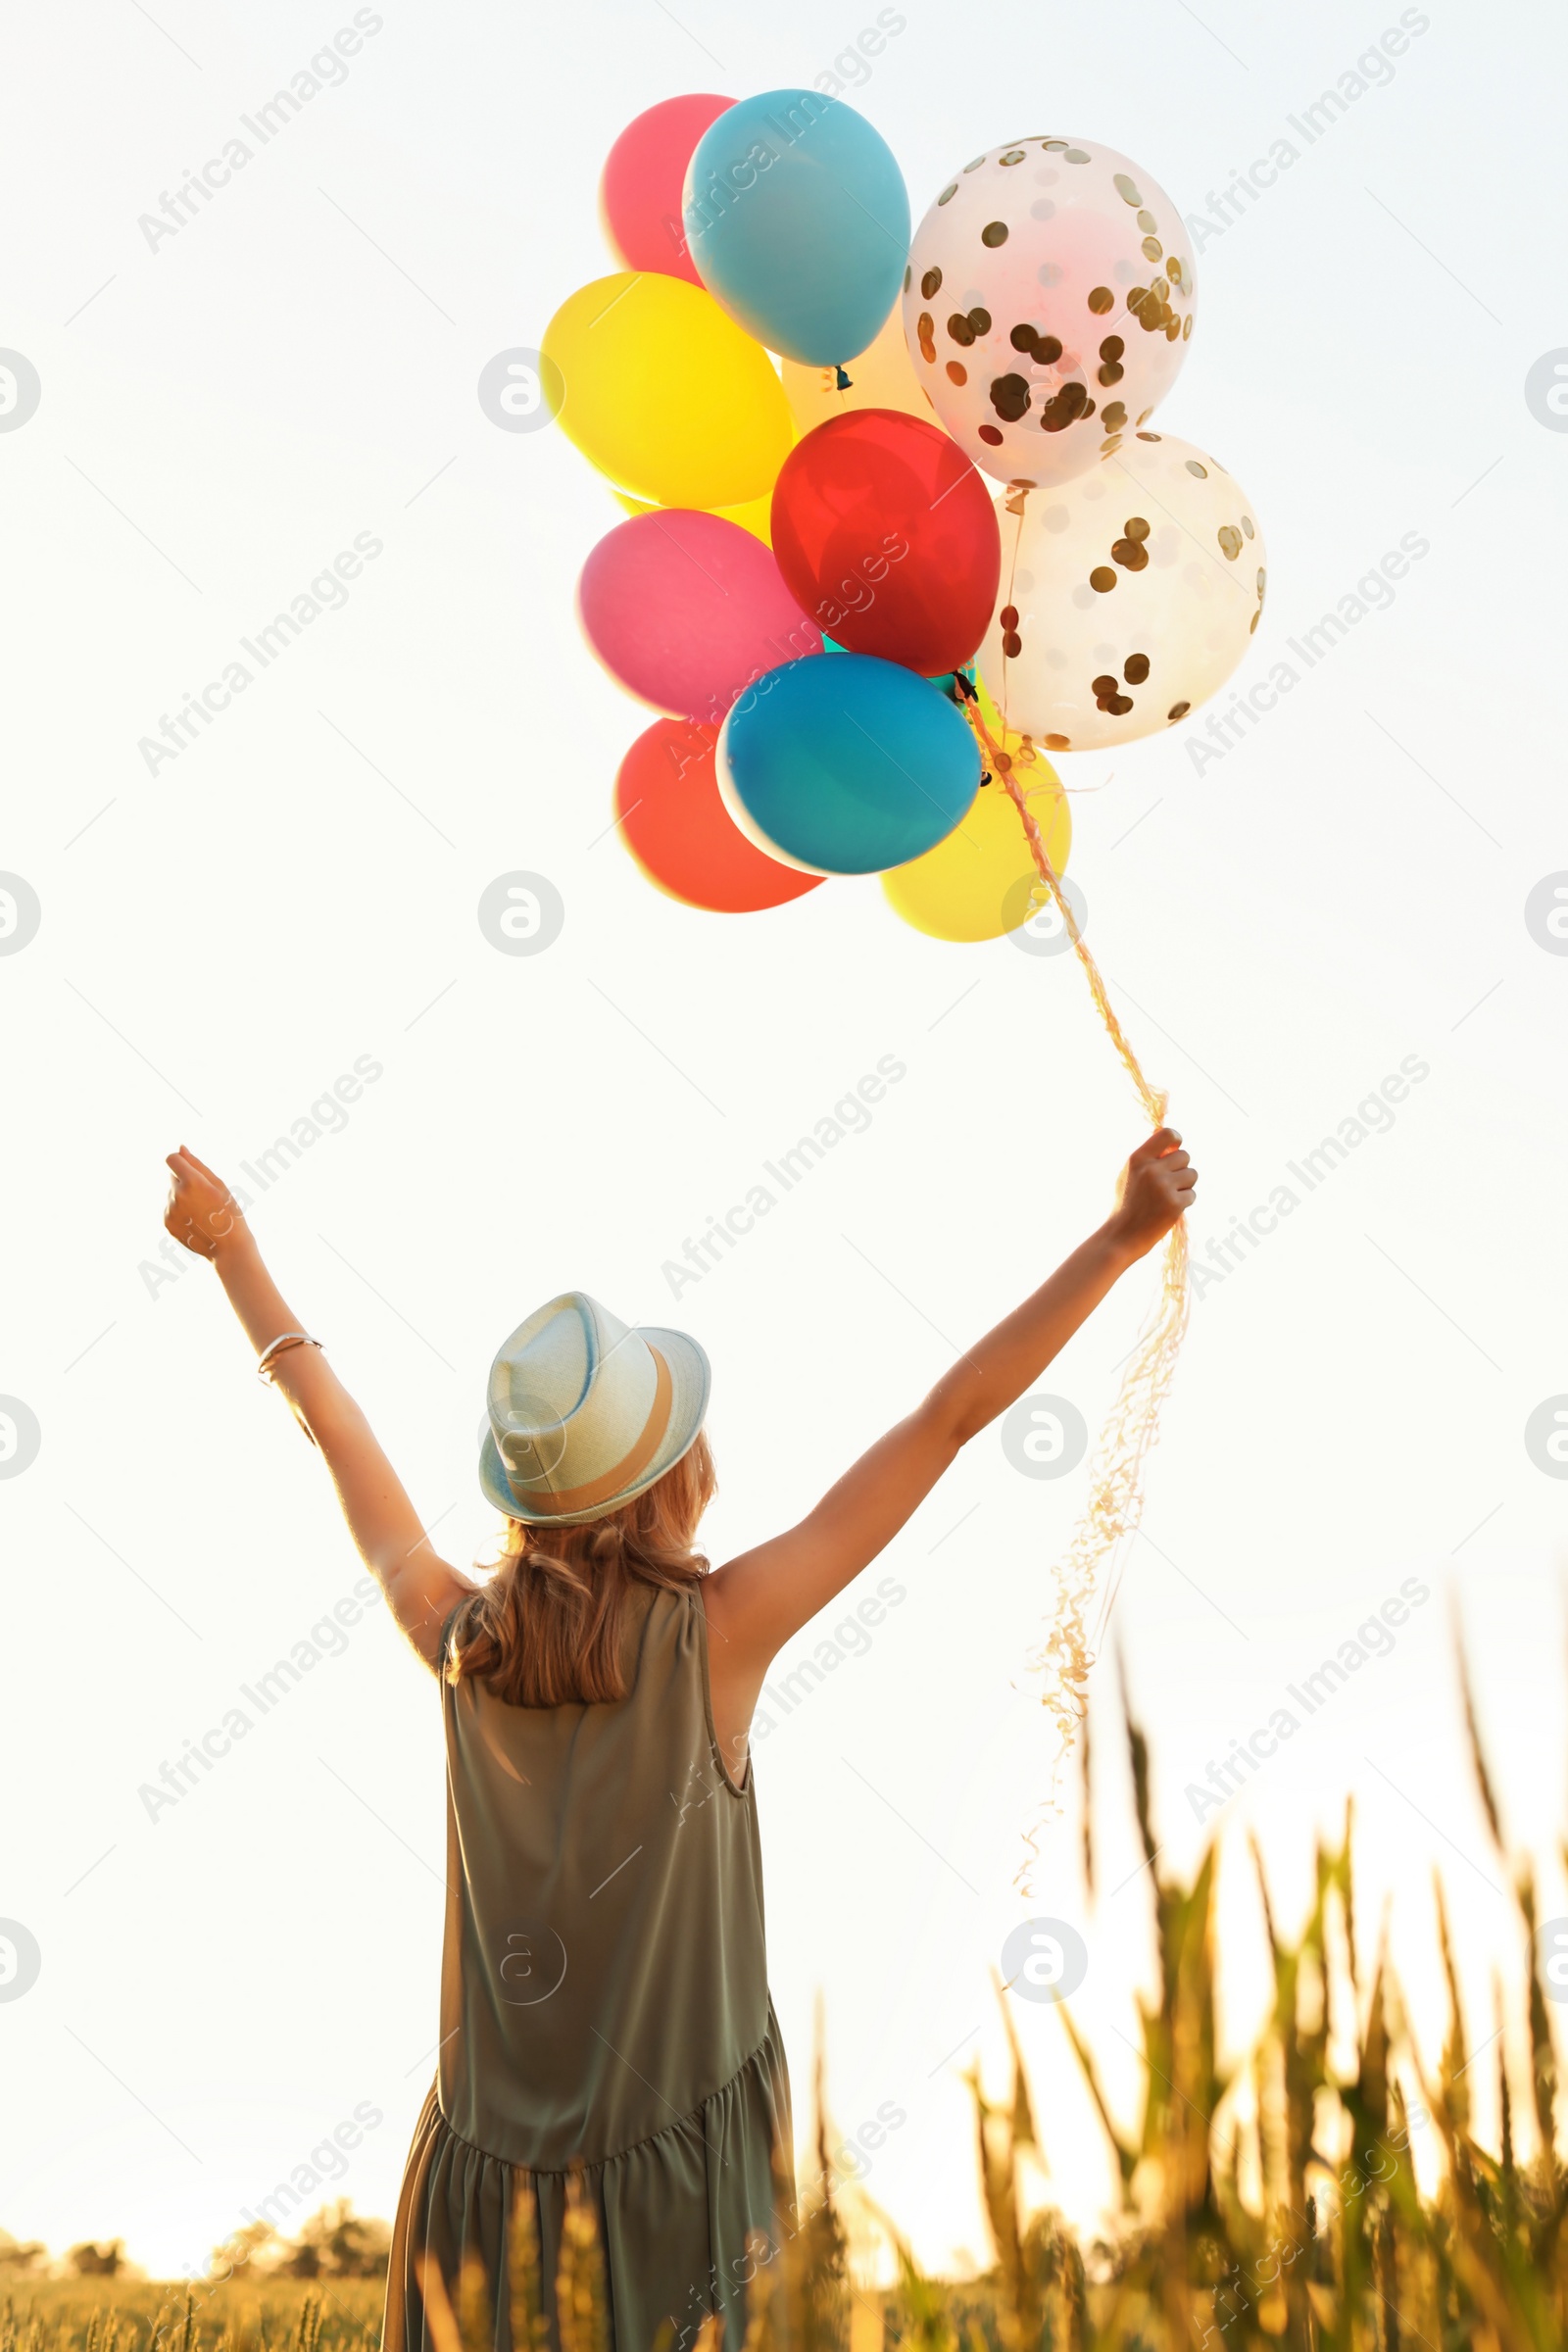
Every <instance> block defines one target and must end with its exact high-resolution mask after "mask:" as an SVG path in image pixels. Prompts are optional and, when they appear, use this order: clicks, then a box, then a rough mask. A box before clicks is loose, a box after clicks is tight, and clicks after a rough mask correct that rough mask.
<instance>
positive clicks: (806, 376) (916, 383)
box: [783, 303, 944, 433]
mask: <svg viewBox="0 0 1568 2352" xmlns="http://www.w3.org/2000/svg"><path fill="white" fill-rule="evenodd" d="M783 368H784V390H785V393H786V394H787V396H788V398H789V404H790V407H791V409H792V410H793V411H794V414H795V421H796V423H797V424H798V425H799V426H800V428H801V430H802V432H803V433H809V431H810V430H811V427H812V426H813V425H815V424H822V423H825V422H826V420H827V418H828V417H841V416H843V415H844V413H845V412H846V410H850V409H902V410H903V411H904V413H905V415H906V416H908V417H919V418H920V420H921V422H922V423H923V424H934V425H935V426H936V428H937V431H938V432H941V431H943V430H944V427H943V423H942V419H941V417H939V416H938V415H937V413H936V411H935V409H934V408H933V407H932V406H931V403H930V401H929V400H928V399H927V398H926V395H925V390H924V388H923V386H922V385H921V382H920V379H919V377H918V376H917V375H916V374H915V372H914V369H913V368H912V367H911V366H910V364H909V347H908V345H907V343H906V342H905V340H904V311H903V307H902V305H901V304H899V303H895V304H894V306H893V308H892V310H891V312H890V313H889V314H888V316H887V318H886V319H884V320H883V321H882V324H881V326H880V328H879V329H878V331H877V333H876V335H875V336H874V337H873V339H872V341H871V342H869V343H868V344H867V345H866V347H865V349H864V351H862V352H861V353H860V355H859V357H858V359H854V360H846V361H845V363H844V372H845V374H846V375H847V376H848V377H849V379H850V388H849V390H848V391H847V392H841V391H839V389H838V370H837V369H836V368H803V367H802V366H801V364H800V362H799V361H798V360H785V361H784V362H783Z"/></svg>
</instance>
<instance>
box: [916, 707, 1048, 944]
mask: <svg viewBox="0 0 1568 2352" xmlns="http://www.w3.org/2000/svg"><path fill="white" fill-rule="evenodd" d="M986 723H987V724H988V725H990V724H991V721H990V719H989V718H988V719H987V722H986ZM992 732H993V733H996V729H995V728H994V727H993V729H992ZM998 741H999V742H1000V741H1001V737H1000V735H999V736H998ZM1017 773H1018V779H1019V783H1020V785H1021V786H1022V789H1023V791H1024V794H1025V796H1026V797H1027V799H1028V802H1029V809H1030V813H1031V815H1032V816H1033V817H1034V818H1035V821H1036V822H1037V823H1038V825H1039V827H1040V833H1041V838H1042V839H1043V841H1044V842H1045V845H1046V856H1047V857H1048V858H1050V859H1051V862H1052V864H1053V866H1054V868H1055V870H1056V872H1057V873H1058V874H1059V873H1060V872H1061V871H1062V869H1063V868H1064V866H1065V865H1066V863H1067V853H1068V851H1069V850H1070V848H1071V847H1072V816H1071V813H1070V811H1069V809H1068V807H1067V796H1066V794H1065V793H1064V792H1063V791H1062V789H1061V784H1060V781H1059V779H1058V777H1057V776H1056V773H1055V770H1054V768H1053V767H1052V765H1051V763H1050V761H1049V760H1043V759H1042V758H1041V757H1040V756H1039V754H1038V753H1037V754H1036V756H1035V759H1034V760H1033V762H1032V763H1030V764H1021V765H1020V766H1019V768H1018V770H1017ZM1031 884H1033V885H1035V888H1034V889H1031V887H1030V885H1031ZM882 888H883V891H884V892H885V893H886V896H887V901H888V904H889V906H890V907H892V908H893V911H894V913H895V914H897V915H901V916H902V917H903V919H904V920H905V922H907V924H908V925H909V926H910V928H911V929H912V930H915V931H923V932H924V933H925V934H926V936H927V938H929V939H952V940H977V939H1000V938H1001V937H1002V935H1003V933H1004V932H1005V931H1016V930H1018V929H1020V928H1021V926H1022V925H1023V924H1024V923H1026V922H1027V921H1028V920H1029V918H1030V916H1031V915H1033V914H1038V913H1039V911H1040V907H1041V905H1042V902H1043V900H1044V897H1045V888H1046V886H1045V884H1044V883H1043V882H1042V881H1041V880H1040V876H1039V872H1038V870H1037V868H1036V865H1035V861H1034V858H1033V857H1032V856H1031V854H1030V850H1029V843H1028V839H1027V837H1026V836H1025V833H1024V829H1023V819H1022V818H1021V817H1020V815H1019V814H1018V811H1017V809H1016V808H1015V807H1014V806H1013V803H1012V800H1011V799H1010V797H1009V795H1008V794H1007V792H1006V790H1005V787H1004V786H1003V785H1002V784H1001V783H999V781H998V780H997V778H996V777H995V776H993V777H992V778H991V781H990V782H989V783H988V784H983V785H982V786H981V788H980V790H979V791H978V792H977V793H976V794H975V797H974V801H973V803H972V805H971V807H970V809H969V810H968V813H967V814H966V815H965V816H964V817H963V818H962V820H961V821H960V822H959V824H958V825H957V827H956V830H955V831H954V832H952V833H950V834H949V835H948V837H947V839H946V841H939V842H938V843H937V846H936V848H935V849H934V850H927V851H926V853H925V856H924V857H923V858H911V859H910V860H909V862H908V864H907V865H896V866H895V867H894V868H893V869H892V871H891V872H890V873H886V874H884V875H883V877H882Z"/></svg>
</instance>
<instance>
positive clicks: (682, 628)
mask: <svg viewBox="0 0 1568 2352" xmlns="http://www.w3.org/2000/svg"><path fill="white" fill-rule="evenodd" d="M577 617H578V619H579V620H580V621H581V622H582V628H583V634H584V636H585V637H586V638H587V640H588V643H589V645H590V646H591V647H592V648H593V651H594V652H595V653H596V654H597V655H598V657H599V659H600V661H601V662H603V663H604V665H605V667H606V668H607V669H608V670H609V672H610V674H611V676H612V677H613V678H614V679H616V680H617V681H618V683H619V684H620V685H622V686H624V687H626V688H627V689H628V691H629V692H631V693H632V694H635V695H638V696H640V698H641V699H642V701H643V702H645V703H651V704H652V705H653V707H654V709H655V710H656V711H664V712H666V713H667V714H668V716H669V717H671V718H695V719H697V720H698V721H699V722H700V723H702V724H704V725H707V726H717V725H718V723H719V722H720V720H721V719H722V718H723V716H724V713H725V712H726V711H728V709H729V707H730V705H731V703H733V702H734V700H735V698H736V696H737V695H738V694H740V693H741V692H742V691H743V690H744V689H745V688H746V687H747V686H749V685H750V684H751V683H752V681H753V680H754V679H755V678H760V677H761V676H762V675H763V673H764V672H765V671H767V670H770V669H776V668H777V667H778V665H779V663H780V662H794V661H796V660H798V659H799V657H800V656H801V655H803V654H819V653H820V652H821V651H822V634H821V631H820V630H819V629H818V628H817V626H816V623H815V622H814V621H811V620H809V619H808V618H807V616H806V614H805V613H803V612H802V611H801V608H800V606H799V605H798V604H797V603H796V601H795V599H794V597H793V596H791V594H790V592H789V590H788V589H787V588H786V587H785V585H784V581H783V577H782V575H781V574H780V571H779V568H778V565H777V564H775V563H774V561H773V551H772V549H771V548H769V547H764V546H763V544H762V542H761V540H760V539H758V538H755V537H754V536H753V534H752V533H751V532H750V531H743V530H742V529H741V526H740V524H739V523H737V522H726V521H725V519H724V517H723V516H722V515H703V514H699V513H698V512H696V510H695V509H693V508H690V507H661V508H659V509H658V510H657V512H656V513H654V514H651V515H633V516H632V518H631V520H630V521H629V522H622V523H619V524H617V525H616V527H615V529H614V530H613V531H612V532H611V533H610V534H609V536H608V537H607V538H604V539H601V540H600V542H599V545H598V546H597V547H596V548H595V549H594V551H593V553H592V554H591V555H590V557H589V558H588V561H587V563H586V564H584V565H583V567H582V577H581V579H580V580H579V581H578V583H577Z"/></svg>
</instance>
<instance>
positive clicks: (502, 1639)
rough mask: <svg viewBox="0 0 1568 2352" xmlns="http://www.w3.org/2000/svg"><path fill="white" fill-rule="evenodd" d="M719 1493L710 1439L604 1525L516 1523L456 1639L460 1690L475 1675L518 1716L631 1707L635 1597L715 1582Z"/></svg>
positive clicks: (450, 1661) (452, 1647) (452, 1672)
mask: <svg viewBox="0 0 1568 2352" xmlns="http://www.w3.org/2000/svg"><path fill="white" fill-rule="evenodd" d="M717 1483H718V1482H717V1479H716V1477H715V1475H714V1471H713V1457H712V1454H711V1452H710V1450H709V1445H708V1439H707V1437H706V1436H705V1435H703V1434H702V1433H701V1432H699V1434H698V1437H697V1441H696V1443H695V1444H694V1445H693V1446H690V1447H689V1448H688V1450H687V1451H686V1452H685V1453H683V1454H682V1455H681V1458H680V1460H679V1461H678V1462H676V1463H674V1464H673V1465H672V1467H671V1468H669V1469H668V1470H666V1471H665V1472H664V1475H663V1477H662V1478H661V1479H657V1480H656V1481H655V1483H654V1484H653V1485H652V1486H651V1487H649V1488H647V1489H646V1490H645V1491H644V1492H643V1493H642V1494H641V1495H634V1496H633V1498H632V1500H631V1501H630V1502H624V1503H622V1504H621V1506H620V1508H619V1509H618V1510H614V1511H609V1512H607V1513H606V1515H605V1517H604V1518H603V1519H592V1520H590V1521H589V1522H588V1524H587V1525H586V1526H583V1527H550V1526H548V1525H545V1526H540V1525H536V1524H534V1523H532V1522H529V1521H524V1520H521V1519H509V1520H508V1522H507V1532H506V1535H505V1537H504V1538H503V1540H502V1545H501V1557H500V1559H499V1561H498V1562H497V1563H496V1565H495V1573H494V1575H493V1576H492V1577H491V1579H490V1582H489V1583H488V1584H487V1585H485V1586H483V1587H482V1588H481V1590H480V1591H479V1592H477V1593H475V1594H474V1596H473V1598H472V1599H471V1600H470V1601H469V1602H468V1603H467V1604H466V1607H465V1608H464V1609H463V1611H462V1612H461V1614H460V1615H459V1617H458V1619H457V1622H456V1625H455V1626H454V1628H453V1634H452V1640H451V1642H450V1644H449V1648H448V1658H447V1665H446V1678H447V1680H448V1682H452V1683H456V1682H461V1681H462V1679H463V1678H464V1676H465V1675H470V1676H472V1677H473V1678H474V1679H475V1680H477V1681H479V1682H482V1683H483V1684H484V1685H485V1687H486V1689H487V1690H489V1691H493V1692H494V1694H495V1695H496V1697H497V1698H504V1699H507V1700H509V1701H510V1702H511V1703H512V1705H514V1706H518V1707H559V1706H562V1705H564V1704H566V1703H567V1702H569V1701H573V1700H575V1701H578V1702H582V1703H589V1704H591V1703H593V1702H595V1701H602V1700H607V1699H616V1698H624V1697H625V1695H626V1689H627V1684H626V1658H625V1649H626V1636H627V1630H628V1627H627V1620H628V1613H629V1609H630V1604H631V1601H632V1597H633V1594H634V1593H635V1592H636V1589H637V1587H639V1586H651V1587H653V1588H654V1589H655V1590H656V1591H658V1592H662V1593H679V1592H685V1591H688V1590H690V1589H691V1588H693V1587H695V1585H696V1584H697V1581H698V1579H699V1578H700V1577H703V1576H706V1575H707V1573H708V1566H709V1563H708V1560H707V1558H706V1556H705V1555H704V1554H703V1553H702V1552H700V1551H698V1550H697V1549H696V1548H695V1540H696V1535H697V1525H698V1522H699V1520H700V1519H701V1518H702V1515H703V1513H704V1511H705V1510H706V1509H707V1508H708V1505H709V1503H710V1502H711V1499H712V1497H713V1494H714V1491H715V1489H716V1487H717Z"/></svg>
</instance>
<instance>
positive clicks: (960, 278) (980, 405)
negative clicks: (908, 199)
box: [904, 138, 1196, 485]
mask: <svg viewBox="0 0 1568 2352" xmlns="http://www.w3.org/2000/svg"><path fill="white" fill-rule="evenodd" d="M1195 294H1196V288H1195V283H1194V275H1193V261H1192V247H1191V245H1190V243H1189V241H1188V236H1187V229H1186V225H1185V223H1184V222H1183V221H1182V217H1181V215H1180V213H1179V212H1178V211H1177V210H1176V207H1175V205H1174V204H1173V203H1172V202H1171V200H1170V198H1169V197H1168V196H1167V195H1166V193H1165V191H1164V189H1163V188H1161V187H1160V186H1159V185H1158V184H1157V183H1156V182H1155V181H1154V180H1152V179H1151V178H1150V176H1149V174H1148V172H1144V171H1142V170H1141V169H1140V168H1139V166H1138V165H1137V164H1135V163H1133V162H1131V161H1130V160H1129V158H1128V157H1126V156H1125V155H1118V154H1117V152H1116V150H1115V149H1114V148H1112V147H1102V146H1101V145H1100V144H1099V143H1098V142H1097V141H1095V140H1092V139H1082V140H1080V139H1060V138H1048V139H1042V138H1032V139H1017V140H1014V141H1013V142H1012V143H1011V144H1010V145H1007V146H1005V147H996V148H992V149H991V150H990V152H989V153H987V154H985V155H978V156H976V157H975V159H974V161H973V163H970V164H965V165H964V167H963V170H962V171H961V172H958V173H957V174H956V177H955V178H953V179H951V180H950V181H949V182H948V184H947V186H946V187H945V188H944V189H943V190H942V193H941V194H940V196H938V198H937V200H936V202H935V203H934V204H933V205H932V207H931V210H930V211H929V212H928V213H927V214H926V217H925V219H924V220H923V221H921V223H920V225H919V227H918V228H917V229H916V231H915V235H914V242H913V244H912V245H911V246H910V248H909V266H908V270H907V272H906V275H905V281H904V331H905V335H906V337H907V343H908V350H909V358H910V361H911V363H912V364H913V368H914V372H915V375H916V377H917V379H918V380H919V382H920V383H921V384H922V385H923V386H924V388H925V390H926V391H927V392H928V393H929V394H930V397H931V402H932V406H933V407H934V408H935V410H936V413H937V416H938V417H939V418H940V420H941V422H942V423H943V424H944V425H945V426H946V427H947V429H948V431H949V432H950V433H951V434H952V435H953V438H954V440H955V441H956V442H957V444H958V446H959V448H960V449H961V450H962V451H963V452H964V454H965V456H966V457H969V458H972V459H973V461H974V463H975V464H976V465H977V466H982V467H983V468H984V469H985V471H986V472H987V473H990V474H994V475H996V477H997V478H998V480H1000V481H1005V482H1022V483H1026V484H1031V485H1048V484H1051V483H1054V482H1065V481H1070V480H1071V479H1072V478H1073V476H1074V475H1075V474H1080V473H1083V472H1086V471H1087V470H1088V468H1089V467H1091V466H1095V465H1097V464H1098V463H1099V462H1100V460H1101V459H1102V458H1103V457H1104V456H1106V455H1107V454H1110V453H1111V452H1113V451H1114V450H1116V449H1117V448H1119V447H1120V446H1121V445H1122V441H1123V439H1124V437H1125V436H1126V435H1127V434H1129V433H1132V432H1135V431H1136V430H1137V428H1138V427H1139V426H1140V425H1141V424H1143V423H1145V422H1146V420H1147V419H1148V418H1149V417H1150V416H1151V415H1152V413H1153V410H1154V409H1155V407H1156V406H1157V405H1158V403H1159V402H1160V401H1161V400H1163V398H1164V396H1165V394H1166V393H1167V392H1168V391H1169V390H1170V387H1171V385H1172V383H1173V382H1174V381H1175V378H1176V373H1177V370H1178V369H1179V368H1180V367H1181V364H1182V358H1183V355H1184V353H1185V351H1186V349H1187V342H1188V338H1189V337H1190V336H1191V334H1192V331H1193V306H1194V300H1195Z"/></svg>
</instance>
